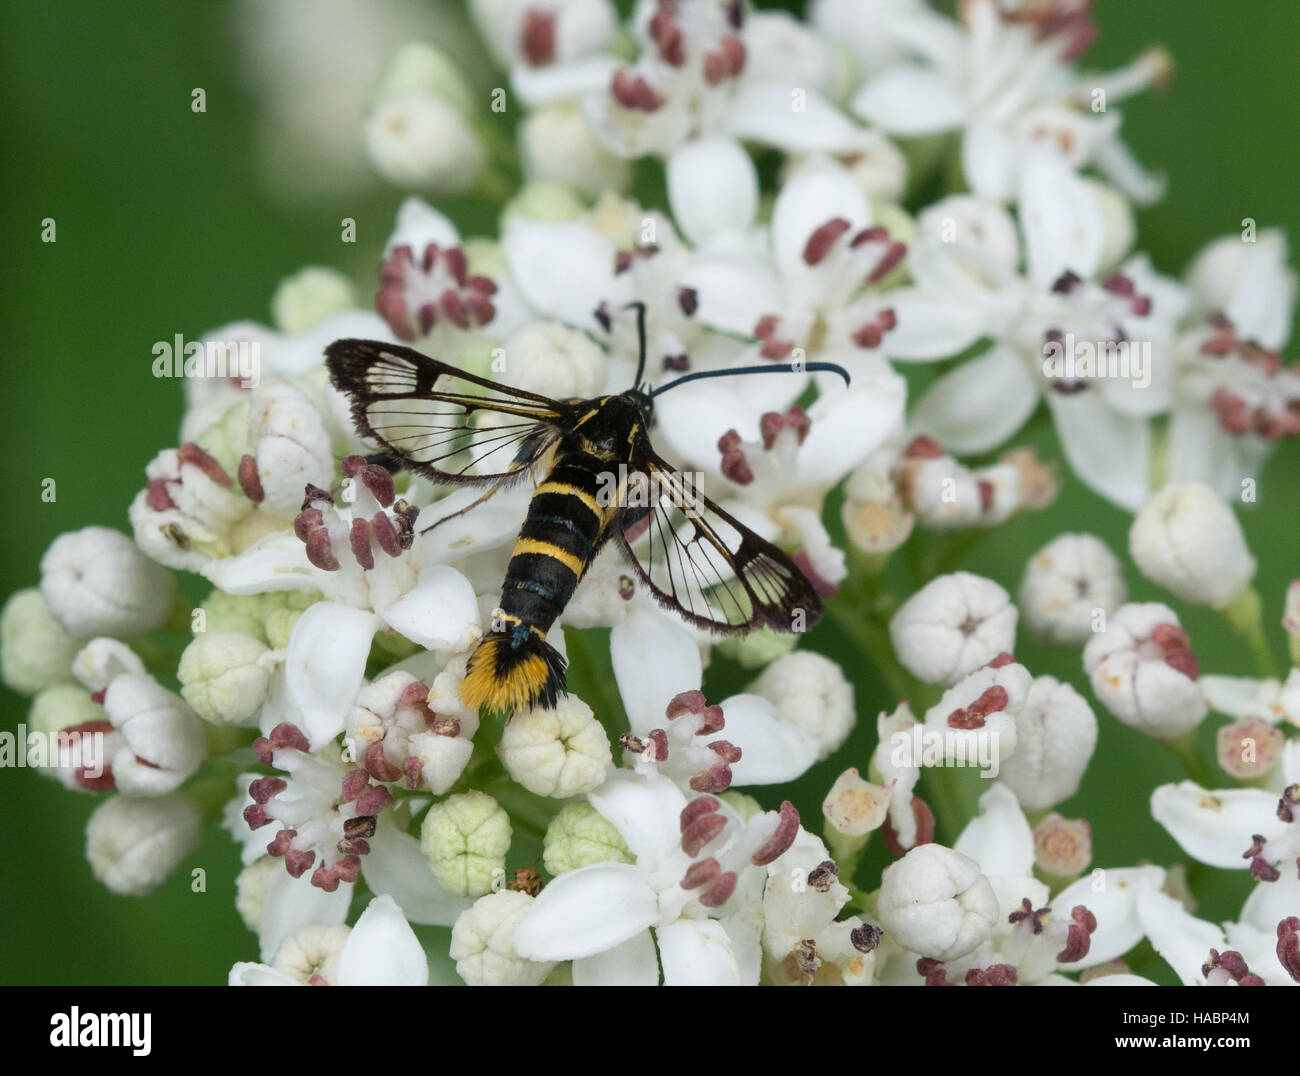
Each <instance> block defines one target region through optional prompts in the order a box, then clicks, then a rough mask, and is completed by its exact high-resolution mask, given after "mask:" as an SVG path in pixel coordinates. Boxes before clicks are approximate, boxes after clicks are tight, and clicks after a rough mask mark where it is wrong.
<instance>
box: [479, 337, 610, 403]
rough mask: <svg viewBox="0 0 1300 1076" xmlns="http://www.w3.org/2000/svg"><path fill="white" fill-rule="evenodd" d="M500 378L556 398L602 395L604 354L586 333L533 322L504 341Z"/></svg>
mask: <svg viewBox="0 0 1300 1076" xmlns="http://www.w3.org/2000/svg"><path fill="white" fill-rule="evenodd" d="M502 362H503V365H504V369H502V370H495V369H494V375H495V376H496V378H497V380H499V381H501V382H503V383H504V384H507V385H513V386H514V387H515V388H517V389H523V390H524V391H525V392H535V393H538V394H539V395H542V396H549V397H551V398H552V399H556V400H565V399H570V398H572V397H575V396H580V397H583V398H590V397H592V396H596V395H599V393H600V391H601V389H602V388H603V387H604V384H605V353H604V352H603V351H601V350H600V348H599V347H597V346H596V344H595V343H594V342H593V341H592V340H591V338H590V337H588V336H587V335H586V334H585V333H580V332H578V331H577V330H576V329H570V328H569V327H568V326H567V325H561V324H559V323H558V322H553V321H534V322H530V323H529V324H527V325H525V326H524V327H523V328H522V329H519V330H518V331H516V332H513V333H511V334H510V335H509V336H508V337H506V340H505V343H503V344H502Z"/></svg>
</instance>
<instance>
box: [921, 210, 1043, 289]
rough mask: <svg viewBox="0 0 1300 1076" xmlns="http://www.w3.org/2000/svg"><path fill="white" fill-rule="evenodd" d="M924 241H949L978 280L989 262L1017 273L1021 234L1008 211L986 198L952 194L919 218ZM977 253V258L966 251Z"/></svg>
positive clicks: (961, 262) (986, 269)
mask: <svg viewBox="0 0 1300 1076" xmlns="http://www.w3.org/2000/svg"><path fill="white" fill-rule="evenodd" d="M917 228H918V230H919V232H920V237H921V240H922V241H924V242H926V243H934V244H939V243H942V244H946V247H945V248H941V249H949V250H951V252H952V254H953V256H954V257H955V258H956V259H957V261H958V263H959V264H961V265H962V266H963V267H964V268H966V269H967V271H968V272H969V273H970V275H971V276H973V277H975V278H977V279H979V278H981V277H982V276H983V275H984V274H985V273H986V272H987V271H988V268H987V262H989V261H991V262H992V263H993V264H994V265H995V266H1001V267H1003V268H1005V269H1006V270H1007V271H1009V272H1014V271H1015V269H1016V267H1017V266H1018V265H1019V264H1020V235H1019V233H1018V232H1017V231H1016V224H1015V221H1014V220H1012V218H1011V214H1010V213H1008V212H1007V210H1006V209H1005V208H1004V207H1003V206H1001V205H999V204H997V203H996V202H992V201H989V200H988V199H986V198H978V197H976V196H975V195H972V194H953V195H949V196H948V197H947V198H943V199H941V200H940V201H938V202H935V203H934V205H932V206H930V207H929V208H928V209H926V210H924V211H923V212H922V213H921V214H920V216H918V217H917ZM967 251H970V252H978V257H972V255H971V254H968V253H966V252H967Z"/></svg>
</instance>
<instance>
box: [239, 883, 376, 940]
mask: <svg viewBox="0 0 1300 1076" xmlns="http://www.w3.org/2000/svg"><path fill="white" fill-rule="evenodd" d="M352 889H353V883H351V882H340V883H339V887H338V889H336V890H334V892H333V893H326V892H325V890H323V889H321V888H320V887H319V886H314V885H312V884H311V876H310V875H307V874H304V875H303V876H302V877H301V878H291V877H289V874H288V872H286V871H276V873H275V876H274V877H272V879H271V883H270V885H268V886H267V887H266V896H265V897H263V898H262V919H261V922H260V923H259V924H258V927H259V929H258V933H257V939H258V944H259V946H260V951H261V954H262V959H263V960H270V959H272V958H273V957H274V956H275V951H276V950H277V949H279V948H280V943H281V942H283V941H284V939H285V938H287V937H288V936H289V935H290V934H292V933H293V932H294V931H295V930H297V929H298V928H299V927H304V926H307V925H308V924H316V925H318V926H324V927H332V926H337V925H338V924H339V923H343V922H346V921H347V918H348V905H349V904H351V903H352Z"/></svg>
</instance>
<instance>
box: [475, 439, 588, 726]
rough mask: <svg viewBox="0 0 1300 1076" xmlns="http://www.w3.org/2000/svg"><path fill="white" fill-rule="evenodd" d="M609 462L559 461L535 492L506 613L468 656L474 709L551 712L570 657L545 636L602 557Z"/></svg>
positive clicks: (577, 457) (509, 578) (506, 594)
mask: <svg viewBox="0 0 1300 1076" xmlns="http://www.w3.org/2000/svg"><path fill="white" fill-rule="evenodd" d="M607 469H608V465H606V464H604V463H602V462H601V461H599V460H597V459H595V458H594V457H591V456H587V455H585V454H571V455H568V456H565V457H562V458H561V459H559V460H558V461H557V462H556V464H555V466H554V467H553V468H552V469H551V472H550V474H548V475H547V477H546V480H545V481H544V482H543V483H542V484H541V485H539V486H538V487H537V489H536V490H535V491H534V493H533V496H532V499H531V500H530V501H529V504H528V515H527V517H526V518H525V520H524V525H523V526H522V527H521V528H520V530H519V537H518V539H517V540H516V541H515V548H514V552H513V553H512V554H511V556H510V566H509V567H508V568H507V569H506V579H505V584H504V586H503V587H502V590H501V614H502V615H501V616H500V617H499V618H498V622H497V623H495V624H494V625H493V630H492V632H491V634H489V635H487V636H485V637H484V638H483V641H482V642H480V643H479V645H478V648H477V649H476V650H475V651H474V653H473V654H472V655H471V656H470V661H469V667H468V674H467V676H466V678H465V681H464V683H463V684H462V685H461V689H460V696H461V700H462V701H463V702H464V703H465V704H466V705H468V706H480V707H481V706H486V707H487V708H488V709H490V710H494V711H496V712H498V713H500V712H506V711H512V710H517V709H523V708H527V707H532V706H542V707H546V708H551V707H553V706H554V705H555V702H556V699H557V698H558V697H559V696H560V695H562V694H563V693H564V659H563V658H561V657H560V654H559V652H558V651H557V650H555V648H554V647H552V646H551V645H550V644H549V643H547V642H546V633H547V632H548V631H549V630H550V628H551V625H552V624H554V623H555V619H556V617H558V616H559V615H560V613H562V612H563V611H564V607H565V606H566V605H567V604H568V602H569V599H570V598H571V597H573V591H574V589H575V588H576V587H577V585H578V580H579V579H581V578H582V575H583V572H585V571H586V569H587V565H588V564H590V563H591V559H592V557H594V556H595V555H596V552H597V551H598V550H599V548H600V545H601V540H602V538H603V537H604V533H605V526H606V523H607V521H608V519H609V518H610V515H611V514H612V512H611V509H609V508H608V507H607V506H605V505H603V504H602V503H601V501H602V499H605V500H608V499H609V498H608V496H604V497H602V490H603V487H604V485H605V484H607V482H608V479H606V478H603V477H602V474H603V471H604V470H607Z"/></svg>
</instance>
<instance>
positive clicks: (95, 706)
mask: <svg viewBox="0 0 1300 1076" xmlns="http://www.w3.org/2000/svg"><path fill="white" fill-rule="evenodd" d="M107 720H108V715H107V714H105V713H104V708H103V707H102V706H100V705H99V703H97V702H93V701H92V700H91V698H90V692H89V691H87V690H86V689H85V688H84V687H82V686H81V685H80V684H55V685H54V686H53V687H47V688H46V689H45V690H44V691H42V692H40V693H39V694H38V695H37V696H36V697H35V698H34V699H32V708H31V709H30V710H29V711H28V712H27V728H28V730H29V731H31V732H40V733H44V734H46V735H48V734H49V733H52V732H58V731H59V730H60V729H66V728H71V727H72V726H73V725H84V724H86V723H87V722H90V721H107ZM41 772H43V773H46V772H48V773H51V774H52V773H53V772H54V771H53V770H52V769H51V770H42V771H41Z"/></svg>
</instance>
